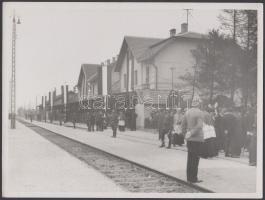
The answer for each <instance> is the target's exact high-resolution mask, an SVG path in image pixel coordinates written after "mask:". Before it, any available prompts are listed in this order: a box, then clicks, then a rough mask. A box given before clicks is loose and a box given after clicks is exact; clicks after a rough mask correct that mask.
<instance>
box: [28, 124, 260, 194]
mask: <svg viewBox="0 0 265 200" xmlns="http://www.w3.org/2000/svg"><path fill="white" fill-rule="evenodd" d="M33 123H34V124H37V125H39V126H42V127H45V128H47V129H49V130H52V131H54V132H56V133H59V134H62V135H65V136H67V137H69V138H73V139H75V140H78V141H80V142H83V143H86V144H89V145H91V146H95V147H97V148H100V149H103V150H105V151H108V152H110V153H113V154H116V155H118V156H121V157H124V158H127V159H129V160H132V161H134V162H137V163H140V164H143V165H145V166H149V167H151V168H154V169H156V170H159V171H162V172H164V173H167V174H169V175H173V176H175V177H177V178H181V179H183V180H186V157H187V152H186V151H181V150H179V151H176V150H175V149H161V148H158V144H159V143H158V141H156V142H155V140H150V138H151V136H150V134H149V135H147V134H146V135H141V134H142V133H141V132H139V131H134V132H133V133H130V131H128V132H125V133H123V134H128V135H130V134H134V136H137V137H138V136H139V137H142V138H144V139H141V140H140V139H138V138H137V137H135V138H136V139H135V138H134V139H132V140H128V137H130V136H124V135H122V134H121V133H119V132H118V137H117V138H112V137H110V136H111V131H110V130H106V131H104V132H87V131H85V130H84V129H73V128H72V127H65V126H58V125H54V124H50V123H43V122H36V121H34V122H33ZM125 137H127V138H125ZM149 137H150V138H149ZM153 137H156V139H157V135H154V136H153ZM137 140H138V142H137ZM144 140H146V142H143V141H144ZM139 141H141V142H139ZM199 178H200V179H202V180H204V181H203V182H202V183H199V184H198V185H200V186H202V187H205V188H208V189H210V190H213V191H215V192H218V193H255V192H256V167H252V166H248V165H247V164H246V163H244V162H243V163H242V162H236V161H234V160H226V159H221V158H213V159H201V160H200V165H199Z"/></svg>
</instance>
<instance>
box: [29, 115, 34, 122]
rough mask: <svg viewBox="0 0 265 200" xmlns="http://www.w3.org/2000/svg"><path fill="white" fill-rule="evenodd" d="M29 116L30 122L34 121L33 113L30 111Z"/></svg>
mask: <svg viewBox="0 0 265 200" xmlns="http://www.w3.org/2000/svg"><path fill="white" fill-rule="evenodd" d="M29 117H30V122H32V120H33V114H32V113H30V114H29Z"/></svg>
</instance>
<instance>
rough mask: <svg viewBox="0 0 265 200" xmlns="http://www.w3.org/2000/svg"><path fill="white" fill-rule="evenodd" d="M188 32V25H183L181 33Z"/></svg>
mask: <svg viewBox="0 0 265 200" xmlns="http://www.w3.org/2000/svg"><path fill="white" fill-rule="evenodd" d="M186 32H188V24H187V23H182V24H181V32H180V33H186Z"/></svg>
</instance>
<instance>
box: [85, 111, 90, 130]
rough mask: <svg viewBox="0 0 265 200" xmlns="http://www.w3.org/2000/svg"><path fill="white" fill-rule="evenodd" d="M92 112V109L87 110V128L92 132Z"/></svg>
mask: <svg viewBox="0 0 265 200" xmlns="http://www.w3.org/2000/svg"><path fill="white" fill-rule="evenodd" d="M90 117H91V113H90V111H87V115H86V124H87V130H88V131H89V132H90V131H91V121H90Z"/></svg>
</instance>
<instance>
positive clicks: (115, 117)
mask: <svg viewBox="0 0 265 200" xmlns="http://www.w3.org/2000/svg"><path fill="white" fill-rule="evenodd" d="M118 121H119V119H118V113H117V112H116V111H115V110H112V113H111V115H110V125H111V128H112V131H113V135H112V137H114V138H115V137H116V134H117V128H118Z"/></svg>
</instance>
